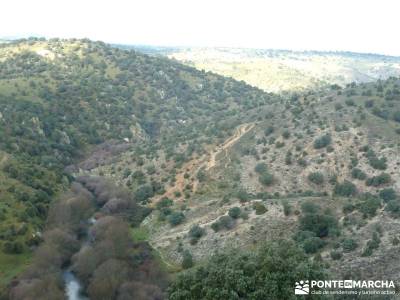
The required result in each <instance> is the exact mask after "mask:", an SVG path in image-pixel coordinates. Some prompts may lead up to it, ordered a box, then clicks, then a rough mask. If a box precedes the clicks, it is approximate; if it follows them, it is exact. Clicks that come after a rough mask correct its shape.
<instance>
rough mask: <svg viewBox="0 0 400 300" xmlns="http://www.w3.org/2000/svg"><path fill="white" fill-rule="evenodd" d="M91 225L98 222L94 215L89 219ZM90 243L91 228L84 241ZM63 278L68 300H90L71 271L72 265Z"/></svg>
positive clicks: (64, 272) (65, 271) (84, 243)
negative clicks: (83, 293)
mask: <svg viewBox="0 0 400 300" xmlns="http://www.w3.org/2000/svg"><path fill="white" fill-rule="evenodd" d="M88 223H89V224H90V225H93V224H94V223H96V219H95V218H94V217H92V218H90V219H89V220H88ZM88 243H90V237H89V229H88V230H87V232H86V239H85V240H84V242H83V245H86V244H88ZM63 280H64V284H65V295H66V296H67V299H68V300H89V298H88V297H86V296H83V295H82V292H83V287H82V284H81V282H80V281H79V279H78V278H77V277H76V276H75V274H74V273H73V272H72V271H71V266H68V267H67V268H66V269H65V270H64V271H63Z"/></svg>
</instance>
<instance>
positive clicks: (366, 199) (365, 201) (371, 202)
mask: <svg viewBox="0 0 400 300" xmlns="http://www.w3.org/2000/svg"><path fill="white" fill-rule="evenodd" d="M361 199H362V201H361V202H360V203H358V204H357V208H358V210H359V211H360V212H362V213H363V214H364V215H365V216H366V217H368V216H369V217H373V216H375V214H376V211H377V209H378V208H379V207H380V206H381V201H380V200H379V199H378V198H377V197H375V196H373V195H371V194H369V193H366V194H364V195H363V196H362V197H361Z"/></svg>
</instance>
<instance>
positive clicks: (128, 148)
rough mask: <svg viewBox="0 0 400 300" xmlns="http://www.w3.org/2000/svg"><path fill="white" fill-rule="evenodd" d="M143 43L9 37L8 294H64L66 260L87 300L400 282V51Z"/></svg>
mask: <svg viewBox="0 0 400 300" xmlns="http://www.w3.org/2000/svg"><path fill="white" fill-rule="evenodd" d="M140 51H141V50H140V49H138V50H130V49H128V50H126V49H121V47H119V46H110V45H107V44H104V43H102V42H93V41H90V40H85V39H84V40H79V39H68V40H62V39H51V40H45V39H36V38H33V39H28V40H20V41H14V42H11V43H7V44H1V45H0V105H1V106H0V108H1V110H0V151H1V152H0V179H1V181H0V198H1V203H0V218H1V220H2V223H1V225H0V230H1V236H0V246H1V248H0V249H1V253H0V262H1V261H2V260H3V257H4V259H7V258H8V257H12V258H14V259H15V263H13V265H12V268H10V266H7V265H6V264H3V263H1V265H0V272H1V274H4V278H7V279H6V280H2V281H1V286H0V290H1V293H0V294H1V295H2V298H1V299H12V300H14V299H16V300H19V299H26V300H28V299H52V300H53V299H65V297H66V295H65V282H64V280H63V273H64V272H65V270H67V269H68V270H70V271H71V272H72V273H71V274H72V275H73V276H76V278H77V280H79V282H80V283H81V285H82V291H83V293H82V294H83V295H82V297H88V298H89V299H92V300H93V299H96V300H97V299H98V300H102V299H104V300H109V299H117V300H125V299H140V300H147V299H172V300H180V299H182V300H184V299H228V298H227V297H230V296H229V295H231V294H230V293H231V292H232V291H234V293H236V294H235V295H236V296H237V295H247V296H248V297H247V296H246V297H245V296H243V297H242V298H240V297H239V296H237V297H236V296H235V297H236V298H232V299H264V298H266V297H280V296H282V295H284V296H282V297H283V298H282V299H293V295H292V283H293V282H292V281H294V280H298V278H302V277H301V276H308V275H309V274H313V276H314V275H315V276H319V277H318V278H321V279H322V278H334V277H335V276H338V275H340V277H341V278H347V277H348V276H349V274H351V275H352V278H354V279H356V278H360V279H362V278H370V279H381V278H388V279H392V280H394V281H396V282H400V267H399V265H398V263H397V260H398V254H399V252H400V235H399V228H400V227H399V226H400V224H399V218H400V196H399V195H400V172H399V171H400V155H399V153H400V142H399V140H400V139H399V137H400V79H399V78H398V76H399V73H398V72H397V69H398V67H399V66H398V63H399V62H398V61H397V58H395V57H380V56H376V55H375V56H374V55H371V56H369V55H361V54H360V55H359V56H357V55H356V54H343V53H339V54H338V53H325V54H321V53H302V54H299V53H292V52H279V51H278V52H277V53H272V52H271V53H270V52H268V51H267V50H265V51H264V52H263V51H261V52H260V51H259V52H251V51H244V50H237V49H232V50H229V51H228V50H226V49H225V50H224V49H216V50H215V49H214V50H212V51H211V50H207V51H200V50H190V51H189V50H185V51H183V50H181V49H178V50H177V49H174V51H172V50H168V51H169V52H168V51H167V50H165V49H161V50H160V51H159V53H154V52H155V51H156V50H154V49H151V51H150V52H151V53H150V54H151V55H148V54H149V51H148V50H146V51H145V52H146V53H147V54H145V53H141V52H140ZM156 52H157V51H156ZM221 53H223V59H221V55H222V54H221ZM200 54H201V55H200ZM166 55H167V56H168V57H171V58H174V59H170V58H166V57H164V56H166ZM202 55H204V56H205V57H206V58H204V57H202ZM255 56H257V57H258V58H257V59H260V60H263V61H264V60H266V59H268V60H271V61H272V60H274V63H276V62H277V61H276V59H279V64H278V66H277V67H276V68H275V67H274V68H273V69H268V68H271V67H270V66H268V68H267V69H268V70H269V71H268V72H271V73H268V72H267V73H265V72H264V70H263V71H262V72H261V71H260V73H258V71H257V70H255V71H254V72H255V73H253V74H249V77H243V76H242V75H243V74H244V73H246V72H247V71H246V72H245V71H243V70H242V67H243V65H241V63H242V62H244V63H245V64H247V63H248V61H247V60H252V61H253V60H254V59H255V58H254V57H255ZM292 56H293V57H292ZM325 56H328V57H325ZM238 57H240V60H239V61H240V62H241V63H240V64H237V61H238ZM266 57H268V58H266ZM305 57H307V58H305ZM177 60H178V61H177ZM227 60H231V61H232V62H233V65H232V66H231V68H230V69H228V68H227V67H226V64H227V62H226V61H227ZM286 60H290V63H288V62H285V61H286ZM293 60H296V61H300V60H304V61H306V62H304V64H301V63H300V62H297V63H293ZM179 61H180V62H179ZM199 61H200V62H201V63H199ZM381 61H382V62H381ZM181 62H183V63H184V64H182V63H181ZM211 62H212V63H211ZM215 62H217V63H215ZM203 63H204V65H203ZM253 63H254V64H255V65H257V66H261V67H262V66H264V63H263V62H261V61H258V60H257V61H253ZM269 63H271V64H272V62H269ZM269 63H268V64H269ZM284 64H287V65H290V66H298V65H299V64H301V67H299V68H298V69H297V71H294V70H292V69H291V70H287V69H286V68H287V65H286V67H283V65H284ZM316 64H317V66H316ZM321 65H322V66H321ZM355 65H357V68H356V67H355ZM191 66H195V67H196V68H193V67H191ZM221 66H222V67H221ZM344 66H346V68H345V67H344ZM220 67H221V68H222V69H224V70H225V69H226V70H228V71H227V72H226V73H225V71H224V72H222V71H220V70H219V68H220ZM339 67H340V68H339ZM203 68H204V69H205V71H202V70H201V69H203ZM249 68H250V69H251V70H253V69H254V66H253V65H252V66H251V67H249ZM309 68H312V70H309ZM315 68H316V69H315ZM306 69H307V70H308V71H307V73H302V72H305V71H304V70H306ZM328 70H330V71H332V70H333V71H332V72H328ZM210 71H212V72H210ZM233 71H235V72H236V71H237V72H238V73H237V74H236V73H235V72H233ZM361 71H362V72H361ZM213 72H215V73H213ZM248 72H249V73H250V71H248ZM282 72H283V73H285V72H288V73H287V74H289V75H287V76H289V77H290V78H291V80H293V82H290V81H289V82H288V81H287V80H286V79H285V78H286V77H285V76H286V75H285V76H284V75H282V74H283V73H282ZM293 72H295V73H296V72H299V73H298V77H297V76H293ZM321 72H322V73H326V74H327V76H325V77H323V76H321ZM261 73H262V74H261ZM272 73H273V74H275V75H274V76H272V75H271V76H270V74H272ZM218 74H220V75H218ZM238 74H239V75H238ZM339 74H341V75H339ZM221 75H224V76H229V77H232V78H229V77H223V76H221ZM341 76H343V78H342V77H341ZM254 78H256V79H257V80H256V81H253V79H254ZM314 78H319V79H318V80H316V79H314ZM238 80H243V81H238ZM282 82H285V84H284V85H283V84H282ZM272 92H276V93H272ZM92 217H93V218H94V220H95V222H92V223H91V222H88V220H90V219H92ZM244 262H249V263H248V264H246V263H244ZM291 265H292V266H291ZM293 265H296V266H298V267H297V269H296V271H293V272H289V271H288V270H291V269H290V268H292V267H293ZM255 266H259V267H257V268H256V267H255ZM64 274H65V273H64ZM239 274H241V275H239ZM230 276H231V277H230ZM274 276H276V277H284V278H285V281H282V282H277V281H274V280H266V278H270V279H271V278H274ZM296 276H300V277H298V278H297V277H296ZM216 278H218V279H221V280H222V281H223V282H230V283H232V286H229V287H228V285H224V284H221V285H219V281H218V280H217V279H216ZM241 282H246V284H244V285H243V286H242V285H241V284H239V283H241ZM255 282H257V284H255ZM193 286H196V289H193ZM260 286H262V287H263V288H260ZM278 290H279V291H280V294H279V295H280V296H278V294H276V293H277V292H276V291H278ZM271 295H272V296H271ZM316 299H318V298H316Z"/></svg>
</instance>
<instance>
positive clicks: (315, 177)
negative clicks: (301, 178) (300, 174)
mask: <svg viewBox="0 0 400 300" xmlns="http://www.w3.org/2000/svg"><path fill="white" fill-rule="evenodd" d="M307 178H308V180H309V181H310V182H312V183H315V184H317V185H321V184H323V183H324V175H323V174H322V173H321V172H312V173H310V174H308V177H307Z"/></svg>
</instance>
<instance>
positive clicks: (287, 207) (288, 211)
mask: <svg viewBox="0 0 400 300" xmlns="http://www.w3.org/2000/svg"><path fill="white" fill-rule="evenodd" d="M282 206H283V213H284V215H285V216H289V215H290V214H291V212H292V207H291V205H290V204H289V202H288V201H282Z"/></svg>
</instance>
